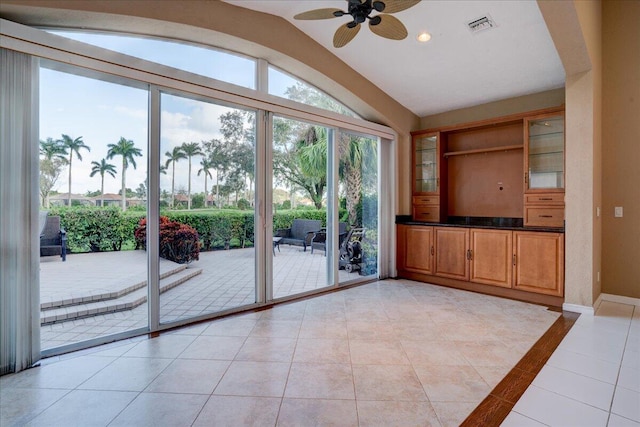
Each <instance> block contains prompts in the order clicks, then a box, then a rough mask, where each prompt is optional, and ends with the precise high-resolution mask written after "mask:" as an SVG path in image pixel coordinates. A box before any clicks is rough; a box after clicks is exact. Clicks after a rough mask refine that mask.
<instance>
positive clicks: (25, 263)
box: [0, 49, 40, 375]
mask: <svg viewBox="0 0 640 427" xmlns="http://www.w3.org/2000/svg"><path fill="white" fill-rule="evenodd" d="M0 70H1V71H0V138H1V139H0V375H4V374H7V373H10V372H18V371H21V370H23V369H26V368H28V367H30V366H31V365H33V364H34V363H35V362H37V361H38V360H39V358H40V309H39V306H40V277H39V274H40V273H39V255H40V251H39V236H38V227H39V225H38V210H39V208H38V206H39V197H38V192H39V173H38V166H39V165H38V158H39V151H38V148H39V141H38V130H37V129H38V60H37V59H36V58H33V57H32V56H30V55H25V54H22V53H19V52H15V51H12V50H8V49H0Z"/></svg>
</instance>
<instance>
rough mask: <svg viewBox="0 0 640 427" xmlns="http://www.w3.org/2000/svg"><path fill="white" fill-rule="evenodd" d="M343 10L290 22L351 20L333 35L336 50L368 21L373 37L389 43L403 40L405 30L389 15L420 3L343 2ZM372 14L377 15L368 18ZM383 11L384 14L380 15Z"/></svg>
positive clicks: (302, 16)
mask: <svg viewBox="0 0 640 427" xmlns="http://www.w3.org/2000/svg"><path fill="white" fill-rule="evenodd" d="M347 3H348V7H347V11H346V12H345V11H343V10H340V9H335V8H327V9H315V10H310V11H307V12H303V13H299V14H297V15H296V16H294V17H293V18H294V19H301V20H311V19H330V18H338V17H340V16H344V15H351V18H353V21H351V22H348V23H346V24H344V25H341V26H340V28H338V30H337V31H336V33H335V34H334V36H333V46H334V47H336V48H338V47H342V46H344V45H346V44H347V43H349V42H350V41H351V40H353V38H354V37H355V36H356V34H358V31H360V24H362V23H364V22H365V21H366V20H367V19H368V20H369V28H370V29H371V31H372V32H373V33H374V34H377V35H379V36H380V37H384V38H387V39H392V40H402V39H404V38H405V37H407V34H408V33H407V28H406V27H405V26H404V24H402V22H400V20H399V19H398V18H396V17H395V16H391V15H389V14H390V13H396V12H401V11H403V10H406V9H409V8H410V7H412V6H415V5H416V4H418V3H420V0H384V1H382V0H347ZM372 12H378V14H376V15H375V16H371V13H372ZM383 12H384V13H383Z"/></svg>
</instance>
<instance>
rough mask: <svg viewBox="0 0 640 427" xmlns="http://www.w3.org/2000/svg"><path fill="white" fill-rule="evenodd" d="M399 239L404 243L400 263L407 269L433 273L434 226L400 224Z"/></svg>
mask: <svg viewBox="0 0 640 427" xmlns="http://www.w3.org/2000/svg"><path fill="white" fill-rule="evenodd" d="M400 227H402V230H401V232H400V233H399V234H401V236H400V235H399V236H398V241H399V242H401V244H402V249H401V250H400V251H399V255H400V254H401V255H402V256H403V261H402V262H400V263H399V264H400V265H401V266H402V268H404V269H405V270H407V271H411V272H414V273H422V274H433V253H434V248H433V227H422V226H400Z"/></svg>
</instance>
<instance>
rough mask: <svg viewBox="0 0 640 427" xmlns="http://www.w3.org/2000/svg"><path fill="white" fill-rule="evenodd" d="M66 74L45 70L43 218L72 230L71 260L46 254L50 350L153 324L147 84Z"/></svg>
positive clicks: (51, 66) (44, 327)
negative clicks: (146, 241)
mask: <svg viewBox="0 0 640 427" xmlns="http://www.w3.org/2000/svg"><path fill="white" fill-rule="evenodd" d="M58 68H60V64H56V63H52V62H49V61H42V67H41V68H40V85H39V86H40V124H39V132H40V158H39V165H40V188H39V190H40V212H41V215H42V216H43V218H45V215H46V217H47V218H48V219H46V220H45V222H43V223H42V225H43V227H44V230H48V231H47V233H49V232H50V231H52V232H53V236H54V237H55V236H56V234H59V233H60V230H61V229H62V230H64V231H65V232H66V235H65V237H66V251H67V252H68V253H67V255H66V257H65V258H64V259H63V258H62V257H60V256H59V255H57V254H54V253H48V252H41V254H43V255H45V256H41V257H40V322H41V334H40V336H41V348H42V350H43V351H44V352H45V353H46V352H47V350H49V349H51V348H54V347H59V346H68V345H74V344H76V343H80V342H83V341H91V340H96V339H98V340H99V339H100V338H101V337H104V336H108V335H113V334H119V333H124V332H127V331H132V330H136V329H145V328H147V327H148V324H149V322H148V317H147V313H148V306H147V304H148V302H147V295H148V286H147V284H148V281H147V258H146V253H145V252H144V251H141V250H136V242H135V240H134V235H133V233H134V230H135V228H136V226H137V223H138V221H139V220H140V219H141V218H142V217H144V215H145V213H146V209H147V197H146V179H147V172H146V170H147V168H146V165H147V159H148V155H147V142H148V136H147V124H148V112H147V110H148V103H149V91H148V89H147V85H145V84H142V83H140V84H139V83H136V82H131V81H128V80H125V79H120V78H116V77H108V76H105V75H101V74H98V73H90V72H87V71H86V70H80V69H73V68H67V70H68V72H67V71H65V72H63V71H57V70H56V69H58ZM54 223H55V224H57V225H58V228H57V229H51V226H52V225H53V224H54ZM60 225H62V227H60ZM44 230H43V232H44ZM41 234H42V232H41ZM43 238H44V237H43ZM43 241H44V240H41V245H42V244H43V243H42V242H43ZM47 255H51V256H47Z"/></svg>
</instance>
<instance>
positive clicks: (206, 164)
mask: <svg viewBox="0 0 640 427" xmlns="http://www.w3.org/2000/svg"><path fill="white" fill-rule="evenodd" d="M200 166H202V167H201V168H200V170H198V176H200V174H201V173H203V174H204V206H205V207H207V197H209V193H207V176H209V178H213V175H211V169H214V166H213V162H212V161H211V159H208V158H206V157H203V158H202V160H200Z"/></svg>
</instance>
